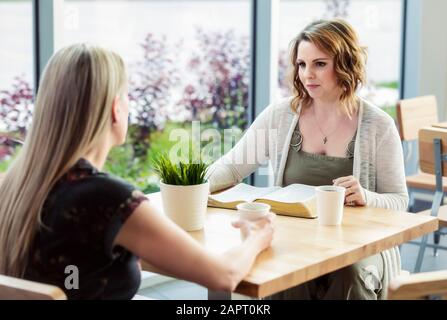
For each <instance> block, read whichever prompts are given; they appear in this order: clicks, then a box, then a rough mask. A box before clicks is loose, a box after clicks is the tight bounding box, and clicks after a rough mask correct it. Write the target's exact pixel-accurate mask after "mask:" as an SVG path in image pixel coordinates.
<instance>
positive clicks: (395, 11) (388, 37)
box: [279, 0, 402, 116]
mask: <svg viewBox="0 0 447 320" xmlns="http://www.w3.org/2000/svg"><path fill="white" fill-rule="evenodd" d="M333 17H340V18H344V19H346V20H347V21H348V22H350V23H351V24H352V25H353V27H354V28H355V29H356V31H357V33H358V34H359V37H360V42H361V44H362V45H364V46H366V47H367V50H368V63H367V77H368V84H367V86H365V87H364V88H363V89H362V90H361V91H360V93H359V94H360V95H361V96H363V97H365V98H367V99H369V100H370V101H372V102H373V103H375V104H376V105H378V106H379V107H381V108H383V109H384V110H385V111H387V112H389V113H390V114H391V115H392V116H394V115H395V104H396V102H397V100H398V98H399V91H398V87H399V74H400V64H401V62H400V59H401V54H400V52H401V33H402V30H401V24H402V0H281V2H280V19H279V21H280V26H279V27H280V63H279V84H280V92H281V94H282V95H288V94H290V90H289V88H288V84H287V79H286V75H287V66H288V64H289V61H288V59H289V58H288V55H287V53H288V46H289V43H290V41H291V40H292V39H293V38H294V37H295V36H296V35H297V34H298V33H299V32H300V31H301V30H302V29H303V28H304V27H305V26H306V25H307V24H308V23H310V22H311V21H313V20H315V19H321V18H333Z"/></svg>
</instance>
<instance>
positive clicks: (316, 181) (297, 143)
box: [283, 124, 355, 186]
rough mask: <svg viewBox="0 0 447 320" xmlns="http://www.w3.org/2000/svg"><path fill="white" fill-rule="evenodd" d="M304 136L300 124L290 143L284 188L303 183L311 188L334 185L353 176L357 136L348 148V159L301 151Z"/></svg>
mask: <svg viewBox="0 0 447 320" xmlns="http://www.w3.org/2000/svg"><path fill="white" fill-rule="evenodd" d="M302 142H303V136H302V134H301V132H300V130H299V127H298V124H297V126H296V128H295V130H294V132H293V135H292V139H291V141H290V148H289V153H288V155H287V162H286V166H285V169H284V176H283V186H288V185H289V184H292V183H302V184H308V185H311V186H322V185H332V184H333V183H332V180H333V179H336V178H339V177H344V176H349V175H352V169H353V164H354V143H355V134H354V137H353V139H352V140H351V142H349V144H348V146H347V148H346V157H345V158H342V157H331V156H327V155H324V154H315V153H308V152H305V151H303V150H301V145H302Z"/></svg>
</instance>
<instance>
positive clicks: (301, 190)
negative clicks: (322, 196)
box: [262, 183, 315, 203]
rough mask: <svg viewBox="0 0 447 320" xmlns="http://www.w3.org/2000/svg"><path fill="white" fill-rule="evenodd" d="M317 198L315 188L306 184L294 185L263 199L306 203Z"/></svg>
mask: <svg viewBox="0 0 447 320" xmlns="http://www.w3.org/2000/svg"><path fill="white" fill-rule="evenodd" d="M314 197H315V187H314V186H308V185H305V184H298V183H294V184H291V185H288V186H287V187H285V188H282V189H279V190H277V191H275V192H272V193H270V194H267V195H264V196H263V197H262V199H267V200H273V201H277V202H284V203H299V202H306V201H308V200H310V199H312V198H314Z"/></svg>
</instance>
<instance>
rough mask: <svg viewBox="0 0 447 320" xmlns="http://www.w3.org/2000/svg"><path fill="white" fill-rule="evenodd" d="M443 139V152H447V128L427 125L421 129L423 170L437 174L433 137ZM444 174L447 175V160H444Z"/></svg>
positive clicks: (420, 145) (420, 141) (420, 153)
mask: <svg viewBox="0 0 447 320" xmlns="http://www.w3.org/2000/svg"><path fill="white" fill-rule="evenodd" d="M435 138H438V139H440V140H441V154H444V153H447V129H443V128H436V127H425V128H422V129H421V130H420V131H419V165H420V167H421V170H422V172H425V173H430V174H436V172H435V155H434V144H433V139H435ZM442 171H443V176H444V177H446V176H447V161H443V162H442Z"/></svg>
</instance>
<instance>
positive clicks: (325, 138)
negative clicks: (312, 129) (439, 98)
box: [313, 107, 341, 144]
mask: <svg viewBox="0 0 447 320" xmlns="http://www.w3.org/2000/svg"><path fill="white" fill-rule="evenodd" d="M313 109H314V119H315V123H316V125H317V127H318V130H320V132H321V134H322V135H323V144H326V142H327V141H328V139H327V138H328V137H330V136H332V135H333V134H334V133H335V132H336V131H337V130H338V128H339V127H340V122H341V120H340V121H338V124H337V127H336V128H335V130H334V131H332V132H331V133H329V134H324V132H323V130H321V127H320V124H319V123H318V119H317V114H316V112H315V107H313Z"/></svg>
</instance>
